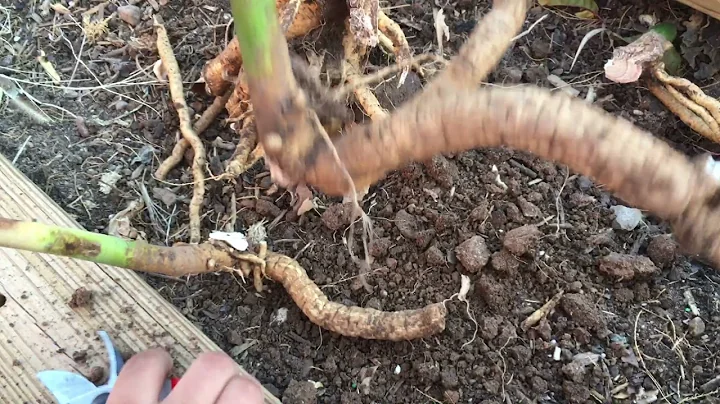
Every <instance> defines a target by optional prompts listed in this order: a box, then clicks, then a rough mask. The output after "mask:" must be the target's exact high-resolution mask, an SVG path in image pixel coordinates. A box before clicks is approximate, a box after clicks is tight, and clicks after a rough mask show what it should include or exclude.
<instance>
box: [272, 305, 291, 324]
mask: <svg viewBox="0 0 720 404" xmlns="http://www.w3.org/2000/svg"><path fill="white" fill-rule="evenodd" d="M287 315H288V309H286V308H284V307H281V308H279V309H278V310H277V311H276V312H275V313H273V314H272V315H271V316H270V324H275V323H278V324H282V323H284V322H285V321H287Z"/></svg>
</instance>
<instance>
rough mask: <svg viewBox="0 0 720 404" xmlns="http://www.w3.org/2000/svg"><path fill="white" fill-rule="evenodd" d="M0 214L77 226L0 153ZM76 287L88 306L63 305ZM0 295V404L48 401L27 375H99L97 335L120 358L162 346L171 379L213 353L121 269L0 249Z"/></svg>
mask: <svg viewBox="0 0 720 404" xmlns="http://www.w3.org/2000/svg"><path fill="white" fill-rule="evenodd" d="M0 216H2V217H7V218H11V219H18V220H35V221H39V222H42V223H48V224H56V225H60V226H66V227H76V228H79V227H80V225H78V224H77V222H75V221H74V220H73V219H71V218H70V217H69V216H68V215H67V213H66V212H64V211H63V210H62V209H61V208H60V207H59V206H58V205H56V204H55V203H54V202H53V201H52V200H51V199H50V198H49V197H48V196H47V195H45V194H44V193H43V192H42V191H41V190H40V189H39V188H37V187H36V186H35V185H34V184H33V183H32V182H31V181H30V180H29V179H28V178H26V177H25V176H24V175H22V173H20V172H19V171H18V170H17V169H15V168H14V167H13V166H12V165H11V164H10V162H9V161H8V160H7V159H6V158H5V157H3V156H2V155H0ZM80 287H83V288H85V289H88V290H90V291H91V292H92V300H91V303H90V304H89V305H86V306H82V307H78V308H71V307H70V306H69V305H68V301H69V300H70V298H71V296H72V294H73V293H74V292H75V290H77V289H78V288H80ZM0 293H1V294H2V295H3V297H4V298H5V303H4V304H3V305H2V307H0V335H2V338H0V402H3V403H52V402H54V399H53V397H52V395H51V394H50V393H49V392H48V391H47V390H46V389H45V388H44V386H43V385H42V384H41V383H40V381H39V380H38V379H37V378H36V376H35V374H36V373H37V372H39V371H41V370H46V369H62V370H69V371H75V372H79V373H81V374H83V375H85V376H86V377H87V376H88V375H89V374H90V371H91V369H92V368H93V367H96V366H101V367H102V368H103V369H107V365H108V364H107V360H106V353H105V349H104V346H103V344H102V342H101V341H100V340H99V338H98V336H97V331H99V330H105V331H107V332H108V334H109V335H110V337H111V338H112V339H113V342H114V343H115V344H116V345H117V346H118V348H119V349H120V350H121V351H122V352H123V353H125V354H127V353H136V352H139V351H142V350H146V349H148V348H151V347H157V346H161V347H164V348H166V349H167V350H168V351H169V352H170V354H171V355H172V357H173V358H174V362H175V370H176V371H177V373H176V374H182V373H184V371H185V370H186V369H187V367H188V366H189V365H190V363H191V362H192V361H193V360H194V359H195V358H196V357H197V356H198V355H199V354H200V353H202V352H206V351H219V350H220V348H219V347H218V346H217V345H216V344H215V343H213V342H212V341H211V340H210V339H209V338H208V337H207V336H206V335H204V334H203V333H202V332H201V331H200V330H199V329H198V328H196V327H195V326H194V325H193V324H192V323H191V322H190V321H189V320H187V319H186V318H185V317H184V316H182V314H180V313H179V312H178V311H177V310H176V309H175V307H173V306H172V305H171V304H170V303H168V302H167V301H165V300H164V299H163V298H162V297H161V296H160V295H159V294H158V293H157V292H156V291H155V290H154V289H152V288H151V287H150V286H149V285H148V284H147V283H145V282H144V281H143V280H142V279H141V278H140V277H139V276H138V275H137V274H136V273H134V272H132V271H129V270H125V269H122V268H115V267H110V266H106V265H98V264H94V263H91V262H86V261H80V260H73V259H70V258H65V257H57V256H52V255H46V254H39V253H32V252H26V251H19V250H12V249H7V248H0ZM2 300H3V299H2V297H0V302H2ZM238 368H239V371H240V372H241V373H246V372H245V371H244V370H243V369H242V368H240V367H238ZM264 394H265V402H266V403H274V404H278V403H280V401H279V400H278V399H277V398H276V397H274V396H273V395H272V394H270V393H269V392H268V391H267V390H265V391H264Z"/></svg>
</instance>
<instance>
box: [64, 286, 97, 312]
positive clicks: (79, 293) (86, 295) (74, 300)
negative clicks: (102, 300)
mask: <svg viewBox="0 0 720 404" xmlns="http://www.w3.org/2000/svg"><path fill="white" fill-rule="evenodd" d="M92 298H93V293H92V291H91V290H87V289H85V288H84V287H79V288H77V289H75V291H74V292H73V294H72V296H70V301H68V306H70V307H72V308H73V309H76V308H78V307H85V306H87V305H89V304H90V303H91V302H92Z"/></svg>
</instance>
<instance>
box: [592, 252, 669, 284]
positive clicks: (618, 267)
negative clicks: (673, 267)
mask: <svg viewBox="0 0 720 404" xmlns="http://www.w3.org/2000/svg"><path fill="white" fill-rule="evenodd" d="M598 269H599V271H600V272H602V273H604V274H606V275H609V276H612V277H615V278H619V279H622V280H628V279H633V278H636V277H647V276H650V275H652V274H654V273H656V272H658V267H656V266H655V264H653V262H652V261H651V260H650V258H648V257H644V256H642V255H632V254H620V253H616V252H611V253H610V254H608V255H606V256H605V257H603V258H601V259H600V265H599V268H598Z"/></svg>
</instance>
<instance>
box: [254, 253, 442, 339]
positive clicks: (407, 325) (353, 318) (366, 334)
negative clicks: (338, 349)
mask: <svg viewBox="0 0 720 404" xmlns="http://www.w3.org/2000/svg"><path fill="white" fill-rule="evenodd" d="M266 260H267V266H266V268H265V273H266V275H267V276H268V277H270V278H271V279H273V280H274V281H276V282H280V283H282V285H283V286H284V287H285V290H287V292H288V294H289V295H290V296H291V297H292V299H293V300H294V301H295V303H296V304H297V305H298V307H299V308H300V310H302V312H303V313H305V315H306V316H307V317H308V318H309V319H310V321H312V322H313V323H315V324H317V325H319V326H321V327H323V328H325V329H327V330H330V331H333V332H336V333H338V334H341V335H344V336H346V337H360V338H365V339H376V340H388V341H405V340H412V339H417V338H425V337H428V336H431V335H434V334H437V333H440V332H442V331H443V330H444V329H445V316H446V315H447V309H446V308H445V306H444V305H443V304H442V303H435V304H431V305H429V306H426V307H424V308H422V309H417V310H403V311H396V312H384V311H379V310H375V309H370V308H362V307H348V306H345V305H342V304H339V303H335V302H331V301H329V300H328V298H327V296H325V294H324V293H323V292H322V291H321V290H320V288H318V286H317V285H316V284H315V283H313V281H312V280H310V278H309V277H308V275H307V273H306V272H305V270H304V269H303V268H302V267H301V266H300V264H298V262H297V261H295V260H293V259H292V258H290V257H286V256H284V255H280V254H275V253H268V255H267V257H266Z"/></svg>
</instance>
